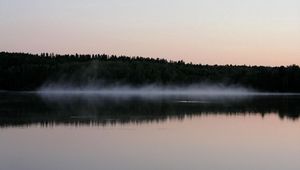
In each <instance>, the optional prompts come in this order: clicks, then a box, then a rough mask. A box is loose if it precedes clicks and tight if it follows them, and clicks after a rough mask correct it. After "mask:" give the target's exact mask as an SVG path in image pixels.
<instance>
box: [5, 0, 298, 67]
mask: <svg viewBox="0 0 300 170" xmlns="http://www.w3.org/2000/svg"><path fill="white" fill-rule="evenodd" d="M0 21H1V22H0V37H1V38H0V51H11V52H31V53H41V52H54V53H61V54H64V53H107V54H116V55H129V56H144V57H154V58H156V57H160V58H166V59H170V60H184V61H186V62H193V63H203V64H246V65H272V66H273V65H291V64H298V65H300V1H299V0H247V1H240V0H226V1H222V0H185V1H182V0H151V1H149V0H128V1H124V0H85V1H82V0H0Z"/></svg>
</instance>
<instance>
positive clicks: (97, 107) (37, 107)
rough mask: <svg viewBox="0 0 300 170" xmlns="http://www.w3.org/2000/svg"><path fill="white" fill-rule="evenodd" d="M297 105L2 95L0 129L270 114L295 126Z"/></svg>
mask: <svg viewBox="0 0 300 170" xmlns="http://www.w3.org/2000/svg"><path fill="white" fill-rule="evenodd" d="M183 99H184V100H183ZM299 101H300V98H298V97H296V96H273V97H270V96H260V97H245V98H237V97H236V98H205V97H203V98H188V99H187V98H176V97H175V98H160V99H155V98H150V99H141V98H127V99H126V98H123V99H122V98H121V99H120V98H107V97H99V96H98V97H95V96H94V97H93V96H86V97H78V96H77V97H76V96H56V97H49V96H48V97H47V96H44V97H39V96H37V95H32V94H23V95H19V94H3V95H1V98H0V126H2V127H7V126H29V125H42V126H52V125H58V124H69V125H73V126H77V125H78V126H79V125H84V124H87V125H99V126H100V125H101V126H105V125H115V124H126V123H133V124H142V123H153V122H161V121H166V120H168V119H184V118H185V117H193V116H202V115H228V116H235V115H252V114H257V115H261V116H264V115H266V114H271V113H275V114H278V116H279V117H280V118H289V119H291V120H296V119H298V118H299V115H300V105H299V104H298V103H299Z"/></svg>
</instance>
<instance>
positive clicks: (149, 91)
mask: <svg viewBox="0 0 300 170" xmlns="http://www.w3.org/2000/svg"><path fill="white" fill-rule="evenodd" d="M38 93H40V94H44V95H46V94H53V95H55V94H56V95H62V94H72V95H103V96H142V97H155V96H245V95H246V96H247V95H255V94H258V92H257V91H255V90H252V89H247V88H244V87H241V86H224V85H222V84H218V85H208V84H198V85H186V86H159V85H147V86H139V87H133V86H129V85H117V86H103V87H101V86H92V85H88V86H84V87H73V86H70V85H58V84H48V85H46V86H43V87H41V88H40V89H39V90H38Z"/></svg>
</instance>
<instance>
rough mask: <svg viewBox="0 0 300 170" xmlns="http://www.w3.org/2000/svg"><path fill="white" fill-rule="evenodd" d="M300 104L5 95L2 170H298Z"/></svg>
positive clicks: (259, 99)
mask: <svg viewBox="0 0 300 170" xmlns="http://www.w3.org/2000/svg"><path fill="white" fill-rule="evenodd" d="M299 117H300V97H299V96H280V95H276V96H248V97H247V96H239V97H238V96H235V97H234V96H231V97H225V96H218V97H216V96H215V97H212V96H202V97H182V96H181V97H176V96H172V97H166V96H165V97H159V98H154V97H150V98H141V97H130V98H126V97H124V96H123V97H121V98H117V97H107V96H97V95H95V96H93V95H54V96H52V95H37V94H31V93H0V170H19V169H20V170H41V169H43V170H58V169H59V170H83V169H86V170H94V169H95V170H96V169H97V170H98V169H104V170H119V169H120V170H134V169H149V170H152V169H163V170H165V169H171V170H174V169H185V170H186V169H195V170H199V169H205V170H221V169H222V170H224V169H228V170H252V169H255V170H266V169H272V170H273V169H274V170H277V169H278V170H282V169H285V170H299V169H300V161H299V157H300V122H299Z"/></svg>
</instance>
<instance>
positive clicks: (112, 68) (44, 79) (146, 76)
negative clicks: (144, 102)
mask: <svg viewBox="0 0 300 170" xmlns="http://www.w3.org/2000/svg"><path fill="white" fill-rule="evenodd" d="M199 62H201V61H199ZM48 82H57V83H64V84H72V85H75V86H85V85H88V84H101V85H103V86H104V85H116V84H125V85H131V86H143V85H149V84H155V85H162V86H163V85H177V86H185V85H190V84H201V83H205V84H223V85H225V86H226V85H228V86H229V85H238V86H243V87H246V88H251V89H255V90H258V91H262V92H300V68H299V66H297V65H291V66H278V67H269V66H246V65H206V64H192V63H185V62H184V61H168V60H165V59H159V58H156V59H155V58H143V57H128V56H115V55H106V54H97V55H95V54H93V55H82V54H74V55H59V54H53V53H51V54H49V53H42V54H28V53H10V52H0V90H5V91H32V90H37V89H38V88H40V87H41V86H43V85H44V84H45V83H48Z"/></svg>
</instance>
